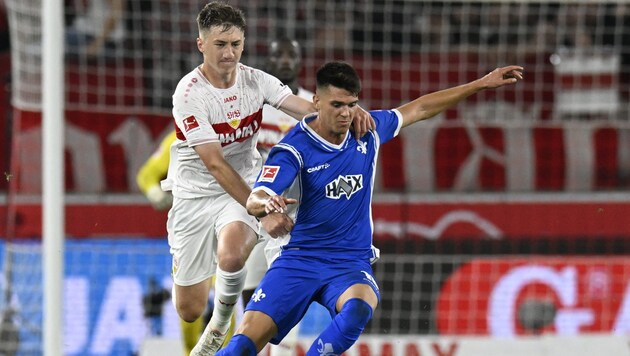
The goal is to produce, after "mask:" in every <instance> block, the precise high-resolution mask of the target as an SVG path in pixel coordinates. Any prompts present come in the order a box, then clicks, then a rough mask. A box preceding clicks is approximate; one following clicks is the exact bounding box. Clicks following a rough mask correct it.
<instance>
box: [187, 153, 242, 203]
mask: <svg viewBox="0 0 630 356" xmlns="http://www.w3.org/2000/svg"><path fill="white" fill-rule="evenodd" d="M194 149H195V151H196V152H197V154H198V155H199V157H200V158H201V160H202V161H203V163H204V165H205V166H206V168H207V169H208V171H209V172H210V174H212V176H213V177H214V178H215V179H216V180H217V182H218V183H219V185H221V187H222V188H223V189H225V191H226V192H227V193H228V194H230V195H231V196H232V198H234V200H236V201H237V202H238V203H239V204H241V205H243V206H245V203H246V202H247V197H248V196H249V193H250V192H251V188H250V187H249V185H247V183H246V182H245V180H244V179H243V177H241V176H240V175H239V174H238V173H237V172H236V171H235V170H234V168H232V166H231V165H230V164H229V163H228V162H227V161H226V160H225V157H224V156H223V149H221V144H220V143H218V142H210V143H204V144H201V145H197V146H195V147H194Z"/></svg>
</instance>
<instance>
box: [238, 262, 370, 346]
mask: <svg viewBox="0 0 630 356" xmlns="http://www.w3.org/2000/svg"><path fill="white" fill-rule="evenodd" d="M355 284H367V285H369V286H370V287H372V289H373V290H374V293H376V296H377V298H379V300H380V293H379V290H378V285H377V284H376V281H375V280H374V275H373V273H372V266H370V262H369V261H367V260H365V261H360V260H359V261H357V260H354V261H352V260H344V261H340V260H339V259H330V258H322V257H305V256H296V255H293V254H287V253H283V254H282V255H280V256H279V257H278V258H277V259H276V260H275V261H274V262H273V264H272V265H271V267H270V268H269V270H268V271H267V273H266V274H265V277H264V278H263V279H262V281H261V282H260V284H259V285H258V288H256V290H255V291H254V295H253V296H252V299H251V300H250V301H249V303H248V304H247V307H246V308H245V310H255V311H260V312H263V313H265V314H267V315H269V316H270V317H271V319H273V321H274V322H275V323H276V325H277V326H278V334H276V335H275V336H274V337H273V338H272V339H271V343H273V344H278V343H279V342H280V341H282V339H283V338H284V337H285V336H286V334H287V333H288V332H289V331H290V330H291V329H292V328H293V327H294V326H295V325H296V324H297V323H298V322H299V321H300V320H301V319H302V317H303V316H304V314H305V313H306V311H307V310H308V307H309V306H310V305H311V303H312V302H318V303H319V304H321V305H323V306H324V307H326V308H327V309H328V311H329V312H330V315H331V317H335V315H337V310H336V308H335V305H336V303H337V299H339V297H340V296H341V294H342V293H343V292H345V291H346V289H348V288H349V287H351V286H353V285H355Z"/></svg>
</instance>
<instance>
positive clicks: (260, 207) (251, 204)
mask: <svg viewBox="0 0 630 356" xmlns="http://www.w3.org/2000/svg"><path fill="white" fill-rule="evenodd" d="M268 199H269V195H267V193H265V192H263V191H257V192H255V193H253V194H250V196H249V198H248V199H247V205H245V207H246V208H247V212H248V213H249V215H253V216H255V217H257V218H263V217H265V216H267V211H266V210H265V205H266V204H267V200H268Z"/></svg>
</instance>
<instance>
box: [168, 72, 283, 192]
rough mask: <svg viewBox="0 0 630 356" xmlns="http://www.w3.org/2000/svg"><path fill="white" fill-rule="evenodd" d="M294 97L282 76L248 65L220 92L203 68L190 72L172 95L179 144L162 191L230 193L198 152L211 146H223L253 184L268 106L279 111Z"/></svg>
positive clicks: (173, 151)
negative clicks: (202, 146)
mask: <svg viewBox="0 0 630 356" xmlns="http://www.w3.org/2000/svg"><path fill="white" fill-rule="evenodd" d="M290 94H291V89H290V88H289V87H288V86H286V85H284V84H282V82H281V81H280V80H278V79H277V78H275V77H273V76H271V75H269V74H267V73H265V72H263V71H261V70H258V69H255V68H251V67H248V66H245V65H243V64H238V65H237V67H236V82H235V84H234V85H233V86H232V87H230V88H227V89H219V88H215V87H214V86H213V85H212V84H210V82H208V80H207V79H206V78H205V77H204V76H203V74H202V73H201V70H200V69H199V68H196V69H195V70H193V71H192V72H190V73H188V74H187V75H186V76H184V78H182V80H180V82H179V84H177V88H176V89H175V94H173V117H174V119H175V124H176V128H175V131H176V133H177V140H175V142H174V143H173V144H172V145H171V157H170V163H169V169H168V176H167V178H166V179H165V180H164V181H162V189H163V190H172V192H173V196H176V197H180V198H196V197H202V196H216V195H220V194H225V190H224V189H223V188H222V187H221V186H220V185H219V183H218V182H217V181H216V179H215V178H214V177H213V176H212V175H211V174H210V172H208V169H207V168H206V166H205V165H204V163H203V162H202V161H201V158H200V157H199V155H198V154H197V152H196V151H195V150H194V149H193V147H195V146H197V145H201V144H205V143H210V142H220V143H221V146H222V147H223V155H224V157H225V160H226V161H227V162H228V163H229V164H230V165H231V166H232V168H234V170H236V172H238V174H239V175H240V176H241V177H243V179H244V180H245V181H246V182H247V184H249V185H250V186H251V185H253V183H254V180H255V178H256V175H257V173H258V171H259V170H260V154H259V153H258V151H257V150H256V142H257V138H258V132H259V130H260V126H261V122H262V111H263V105H264V104H269V105H272V106H273V107H276V108H277V107H279V106H280V105H281V104H282V102H283V101H284V99H286V98H287V97H288V96H289V95H290Z"/></svg>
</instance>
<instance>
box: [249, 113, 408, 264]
mask: <svg viewBox="0 0 630 356" xmlns="http://www.w3.org/2000/svg"><path fill="white" fill-rule="evenodd" d="M370 114H371V115H372V117H373V118H374V120H375V121H376V130H375V131H370V132H368V133H367V134H366V135H364V136H363V137H362V138H361V141H357V140H356V139H355V138H354V137H353V135H352V134H351V133H348V134H347V136H346V138H345V140H344V141H343V142H342V143H341V144H339V145H334V144H331V143H330V142H328V141H326V140H324V139H323V138H321V137H320V136H319V135H318V134H317V133H316V132H315V131H314V130H313V129H312V128H311V127H309V126H308V125H307V123H308V122H310V121H312V120H314V119H315V118H316V116H311V117H307V118H305V119H304V120H302V121H301V122H300V123H299V124H298V125H297V126H296V127H295V128H293V130H292V131H290V132H289V134H288V135H287V136H286V137H285V138H284V139H282V140H281V141H280V143H278V145H276V146H275V147H274V148H273V149H272V150H271V152H270V154H269V158H268V159H267V161H266V162H265V166H264V167H263V169H262V171H261V173H260V174H259V176H258V179H257V181H256V184H255V185H254V191H256V190H260V189H262V190H264V191H265V192H267V193H268V194H270V195H280V194H283V195H284V196H286V197H288V198H295V199H297V204H294V205H290V206H289V208H290V210H289V215H290V216H291V218H293V220H294V221H295V226H294V228H293V230H292V231H291V234H290V236H286V237H284V238H283V239H285V242H286V244H285V245H284V246H283V247H282V252H281V254H298V255H305V256H308V255H311V256H326V257H330V258H339V259H357V258H359V259H369V258H370V257H372V248H371V247H372V231H373V224H372V209H371V203H372V189H373V184H374V174H375V168H376V160H377V157H378V150H379V147H380V145H381V144H382V143H385V142H387V141H389V140H391V139H392V138H394V137H395V136H396V135H398V132H399V130H400V128H401V125H402V116H401V114H400V113H399V112H398V111H397V110H380V111H371V112H370Z"/></svg>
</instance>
